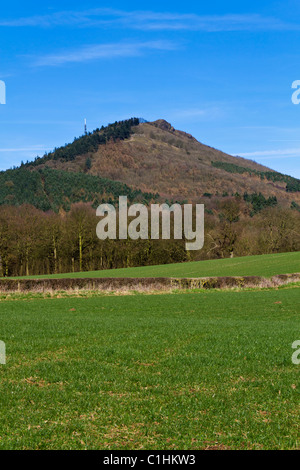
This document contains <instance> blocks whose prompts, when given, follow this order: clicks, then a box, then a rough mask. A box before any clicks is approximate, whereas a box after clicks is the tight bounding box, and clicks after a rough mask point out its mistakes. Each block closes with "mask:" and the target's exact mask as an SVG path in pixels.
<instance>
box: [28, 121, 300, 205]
mask: <svg viewBox="0 0 300 470" xmlns="http://www.w3.org/2000/svg"><path fill="white" fill-rule="evenodd" d="M101 132H102V133H103V132H105V130H97V131H96V132H95V133H94V134H96V135H101ZM118 133H119V134H120V131H119V130H118ZM94 134H92V135H94ZM83 139H84V137H83ZM90 148H91V147H90ZM87 161H88V165H87ZM38 166H39V167H44V166H47V167H50V168H53V169H61V170H65V171H73V172H74V171H75V172H80V171H85V172H86V173H88V174H92V175H97V176H101V177H104V178H108V179H111V180H115V181H121V182H123V183H126V184H127V185H129V186H132V187H134V188H139V189H141V190H142V191H143V192H153V193H159V194H160V195H161V197H162V198H163V199H168V200H181V201H182V200H188V201H199V200H200V199H203V195H206V196H207V197H210V198H211V197H212V198H215V197H222V196H224V195H229V196H230V195H232V194H235V193H239V194H241V195H243V194H244V193H245V192H247V193H249V194H253V193H259V192H261V193H262V194H263V195H264V196H265V197H272V196H276V197H277V199H278V201H279V203H280V204H281V205H282V206H285V207H290V205H291V202H292V201H295V202H296V203H297V204H299V203H300V181H299V180H296V179H295V178H291V177H289V176H286V175H281V174H280V173H277V172H274V171H272V170H270V169H269V168H267V167H264V166H262V165H259V164H257V163H255V162H253V161H252V160H247V159H244V158H240V157H233V156H231V155H228V154H226V153H224V152H221V151H219V150H216V149H214V148H212V147H208V146H206V145H204V144H202V143H200V142H198V141H197V140H196V139H195V138H194V137H192V136H191V135H190V134H187V133H185V132H182V131H178V130H175V129H174V128H173V127H172V126H171V124H169V123H168V122H166V121H164V120H158V121H155V122H151V123H138V124H137V123H136V121H134V123H133V124H132V125H131V126H130V130H129V131H127V134H126V135H125V137H124V138H123V135H122V136H121V137H120V138H118V135H117V137H116V138H115V137H113V138H111V139H107V140H105V142H101V143H100V144H99V145H98V146H97V145H96V146H95V147H92V148H91V150H87V151H84V152H83V153H80V154H78V155H76V156H75V157H74V156H73V155H72V159H70V158H69V157H68V158H66V157H64V149H63V148H62V149H60V154H59V158H58V154H57V152H56V153H55V152H54V153H53V154H52V155H51V154H50V155H49V156H48V157H47V159H46V160H44V159H41V160H40V161H39V162H38ZM34 168H35V167H34ZM287 188H288V189H289V191H287ZM209 204H210V203H209ZM209 204H208V206H209Z"/></svg>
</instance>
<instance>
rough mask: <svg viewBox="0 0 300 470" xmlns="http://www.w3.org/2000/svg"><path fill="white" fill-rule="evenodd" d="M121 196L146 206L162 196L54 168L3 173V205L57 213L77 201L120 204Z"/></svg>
mask: <svg viewBox="0 0 300 470" xmlns="http://www.w3.org/2000/svg"><path fill="white" fill-rule="evenodd" d="M119 195H124V196H127V198H128V201H129V202H131V203H132V202H142V203H144V204H149V203H150V202H151V201H154V200H157V198H158V197H159V196H158V194H152V193H144V192H142V191H141V190H140V189H132V188H130V187H129V186H127V185H126V184H124V183H120V182H118V181H112V180H109V179H106V178H101V177H100V176H93V175H87V174H85V173H75V172H67V171H62V170H53V169H50V168H44V169H39V170H38V171H30V170H29V169H27V168H25V167H24V166H23V167H21V168H16V169H14V170H7V171H5V172H2V173H0V205H3V204H8V205H15V206H20V205H22V204H31V205H32V206H34V207H36V208H37V209H41V210H43V211H47V210H50V209H52V210H54V211H55V212H57V211H58V210H59V209H60V208H61V207H62V208H63V209H64V210H69V209H70V206H71V205H72V204H74V203H76V202H91V203H92V205H93V207H97V206H98V205H99V204H101V203H104V202H105V203H110V204H117V203H118V198H119Z"/></svg>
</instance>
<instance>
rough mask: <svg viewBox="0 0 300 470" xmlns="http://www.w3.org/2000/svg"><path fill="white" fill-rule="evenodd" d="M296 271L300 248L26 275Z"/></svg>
mask: <svg viewBox="0 0 300 470" xmlns="http://www.w3.org/2000/svg"><path fill="white" fill-rule="evenodd" d="M297 272H300V251H298V252H294V253H279V254H272V255H258V256H244V257H242V258H226V259H217V260H209V261H194V262H190V263H177V264H165V265H160V266H144V267H140V268H124V269H109V270H103V271H89V272H81V273H68V274H55V275H52V276H48V275H45V276H28V278H49V277H55V278H66V277H81V278H83V277H205V276H265V277H271V276H274V275H276V274H288V273H297Z"/></svg>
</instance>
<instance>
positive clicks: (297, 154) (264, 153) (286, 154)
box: [238, 148, 300, 160]
mask: <svg viewBox="0 0 300 470" xmlns="http://www.w3.org/2000/svg"><path fill="white" fill-rule="evenodd" d="M238 155H239V156H240V157H245V158H253V157H259V158H260V159H261V160H264V159H265V160H267V159H273V158H300V148H288V149H277V150H257V151H255V152H247V153H239V154H238Z"/></svg>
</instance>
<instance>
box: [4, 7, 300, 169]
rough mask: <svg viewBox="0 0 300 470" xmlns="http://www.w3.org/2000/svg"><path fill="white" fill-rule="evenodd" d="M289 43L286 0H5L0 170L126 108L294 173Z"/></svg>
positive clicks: (295, 69)
mask: <svg viewBox="0 0 300 470" xmlns="http://www.w3.org/2000/svg"><path fill="white" fill-rule="evenodd" d="M299 39H300V5H299V2H298V1H296V0H292V1H289V0H288V1H264V2H261V1H256V0H252V1H251V2H250V1H248V0H246V1H243V2H240V1H239V2H237V1H230V0H229V1H226V2H224V1H214V2H204V1H203V2H202V1H197V2H188V3H186V4H185V2H178V1H175V0H174V1H172V2H169V1H166V2H157V1H152V2H151V6H150V5H149V7H147V8H146V7H143V6H142V3H141V2H135V1H131V2H127V3H125V2H114V1H110V2H99V1H98V2H95V1H86V2H74V1H63V0H62V1H59V2H58V1H52V2H49V1H47V0H46V2H45V3H44V4H41V2H38V1H28V2H23V1H22V2H16V1H10V2H5V4H4V5H1V13H0V40H1V42H0V44H1V48H0V59H1V60H0V80H3V81H5V83H6V104H5V105H0V124H1V125H0V139H1V141H0V169H6V168H9V167H11V166H12V165H18V164H19V163H20V162H21V160H24V161H26V160H27V159H29V160H31V159H33V158H34V157H35V156H36V155H42V154H43V153H44V151H46V150H51V149H53V148H54V147H55V146H57V147H58V146H60V145H63V144H65V143H67V142H70V141H72V140H73V138H74V137H75V136H78V135H81V134H82V133H83V122H84V118H86V119H87V123H88V129H89V130H93V129H94V128H96V127H99V126H101V125H102V124H104V125H106V124H107V123H109V122H113V121H115V120H120V119H126V118H129V117H132V116H137V117H144V118H145V119H147V120H155V119H159V118H164V119H166V120H168V121H169V122H171V123H172V125H173V126H174V127H176V128H178V129H181V130H184V131H187V132H190V133H192V134H193V135H194V136H195V137H196V138H197V139H198V140H200V141H201V142H203V143H205V144H208V145H211V146H213V147H216V148H219V149H221V150H223V151H226V152H228V153H231V154H233V155H241V156H245V157H247V158H251V159H254V160H256V161H257V162H260V163H262V164H264V165H266V166H268V167H271V168H273V169H275V170H278V171H281V172H283V173H287V174H290V175H293V176H296V177H299V178H300V105H294V104H293V103H292V101H291V97H292V93H293V90H292V88H291V86H292V82H293V81H294V80H300V67H299V64H300V54H299Z"/></svg>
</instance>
